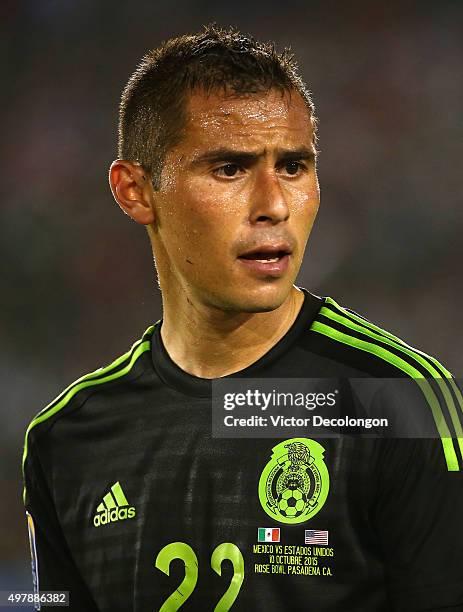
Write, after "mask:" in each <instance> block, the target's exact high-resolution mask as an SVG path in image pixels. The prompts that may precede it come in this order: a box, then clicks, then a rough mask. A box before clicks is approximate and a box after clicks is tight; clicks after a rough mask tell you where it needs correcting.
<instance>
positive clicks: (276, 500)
mask: <svg viewBox="0 0 463 612" xmlns="http://www.w3.org/2000/svg"><path fill="white" fill-rule="evenodd" d="M272 450H273V454H272V456H271V458H270V461H269V462H268V463H267V465H266V466H265V467H264V469H263V471H262V474H261V476H260V480H259V499H260V503H261V504H262V508H263V509H264V510H265V512H266V513H267V514H268V515H269V516H271V517H272V518H273V519H275V520H276V521H279V522H280V523H289V524H296V523H303V522H305V521H307V520H309V519H310V518H312V517H313V516H315V514H317V512H318V511H319V510H321V509H322V508H323V504H324V503H325V501H326V498H327V495H328V491H329V488H330V477H329V474H328V469H327V467H326V464H325V462H324V460H323V453H324V451H325V449H324V448H323V446H322V445H321V444H319V443H318V442H316V441H315V440H309V439H308V438H291V439H290V440H285V441H284V442H280V443H279V444H277V445H276V446H274V447H273V449H272Z"/></svg>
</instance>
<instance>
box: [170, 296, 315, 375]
mask: <svg viewBox="0 0 463 612" xmlns="http://www.w3.org/2000/svg"><path fill="white" fill-rule="evenodd" d="M303 301H304V294H303V293H302V291H300V290H299V289H297V288H296V287H292V289H291V291H290V293H289V295H288V297H287V298H286V300H285V301H284V302H283V304H282V305H281V306H279V307H278V308H276V309H275V310H273V311H271V312H259V313H230V312H224V311H220V310H218V309H211V308H209V307H208V308H206V307H202V306H198V305H196V304H192V303H191V301H190V300H187V299H186V298H185V299H180V300H170V299H168V298H166V297H165V296H164V298H163V311H164V316H163V323H162V327H161V337H162V341H163V343H164V346H165V347H166V350H167V352H168V353H169V355H170V357H171V359H172V360H173V361H174V362H175V363H176V364H177V365H178V366H179V367H180V368H182V370H185V371H186V372H188V373H189V374H193V375H194V376H199V377H201V378H209V379H210V378H219V377H221V376H226V375H228V374H232V373H233V372H237V371H239V370H242V369H244V368H246V367H247V366H249V365H251V364H252V363H254V362H255V361H257V360H258V359H259V358H260V357H262V355H264V354H265V353H267V352H268V351H269V350H270V349H271V348H272V347H273V346H274V345H275V344H276V343H277V342H278V341H279V340H280V339H281V338H282V337H283V336H284V335H285V334H286V332H287V331H288V330H289V328H290V327H291V325H292V324H293V323H294V321H295V319H296V317H297V315H298V313H299V310H300V309H301V306H302V303H303Z"/></svg>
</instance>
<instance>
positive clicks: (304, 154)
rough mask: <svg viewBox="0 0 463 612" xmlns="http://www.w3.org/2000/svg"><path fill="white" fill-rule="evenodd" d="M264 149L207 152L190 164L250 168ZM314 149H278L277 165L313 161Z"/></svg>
mask: <svg viewBox="0 0 463 612" xmlns="http://www.w3.org/2000/svg"><path fill="white" fill-rule="evenodd" d="M264 155H265V149H263V150H262V151H257V152H250V151H237V150H236V149H227V148H226V147H223V148H220V149H214V150H213V151H207V152H206V153H203V154H201V155H198V157H195V158H194V159H193V161H192V162H191V165H192V166H200V165H202V164H214V163H218V162H229V163H233V164H237V165H240V166H250V165H252V164H254V163H256V162H257V161H258V160H259V158H261V157H264ZM315 155H316V154H315V151H314V149H308V148H307V147H301V148H299V149H280V150H278V151H277V163H288V162H290V161H299V160H307V161H311V160H314V159H315Z"/></svg>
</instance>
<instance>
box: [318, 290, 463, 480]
mask: <svg viewBox="0 0 463 612" xmlns="http://www.w3.org/2000/svg"><path fill="white" fill-rule="evenodd" d="M327 301H328V303H329V301H331V298H327ZM331 303H333V304H335V305H336V306H338V305H337V304H336V302H334V300H332V301H331ZM320 314H322V315H325V316H326V317H328V318H331V319H332V320H335V321H337V322H338V323H341V324H343V325H344V326H345V327H346V328H348V329H347V331H348V330H349V329H351V330H353V331H357V332H359V333H361V334H363V335H365V336H367V337H369V338H370V339H372V340H376V341H378V340H379V341H381V342H383V343H385V344H389V345H390V346H391V347H392V348H394V349H395V350H398V349H399V346H398V344H397V343H396V342H395V341H393V340H392V339H389V338H385V337H383V336H382V335H380V334H378V333H376V332H374V331H372V330H368V329H366V328H365V327H363V326H362V325H358V324H356V323H355V322H353V321H352V320H350V319H349V318H347V316H346V317H343V316H341V315H339V314H338V313H336V312H334V311H333V310H330V309H329V308H327V307H325V306H324V307H322V308H321V309H320ZM346 314H347V313H346ZM359 318H360V317H359ZM311 330H312V331H315V332H318V333H321V334H323V335H325V336H328V337H329V338H331V339H333V340H335V341H337V342H341V343H343V344H347V345H349V346H351V347H353V348H357V349H359V350H362V351H366V352H368V353H371V354H373V355H376V356H378V357H380V358H381V359H383V360H384V361H386V362H388V363H390V364H391V365H393V366H395V367H396V368H398V369H399V370H401V371H402V372H404V373H405V374H407V375H408V376H410V377H411V378H413V379H414V380H415V382H416V383H417V384H418V386H419V387H420V389H421V391H422V392H423V395H424V396H425V398H426V400H427V402H428V404H429V407H430V409H431V413H432V416H433V419H434V422H435V424H436V428H437V431H438V432H439V435H440V438H441V441H442V446H443V450H444V455H445V459H446V462H447V469H448V470H449V471H458V470H459V466H458V459H457V456H456V453H455V449H454V446H453V440H452V436H451V433H450V430H449V428H448V426H447V423H446V421H445V418H444V415H443V412H442V409H441V407H440V404H439V400H438V399H437V397H436V395H435V393H434V390H433V389H432V387H431V385H430V384H429V382H428V381H427V380H426V378H425V377H424V376H423V375H422V374H421V372H420V371H419V370H417V369H416V368H415V367H413V366H412V365H411V364H409V363H408V362H407V361H405V360H404V359H402V358H401V357H399V356H398V355H396V354H395V353H393V352H391V351H389V350H388V349H386V348H384V347H382V346H380V345H379V344H378V343H377V342H369V341H366V340H361V339H359V338H356V337H355V336H351V335H349V334H348V333H343V332H340V331H339V330H337V329H335V328H333V327H330V326H329V325H326V324H324V323H321V322H319V321H314V322H313V324H312V326H311ZM400 350H401V351H402V352H403V353H404V354H407V355H408V356H411V357H413V358H414V359H416V361H419V360H418V359H417V357H418V356H417V355H416V354H414V352H413V351H411V350H409V349H408V348H406V347H404V346H400ZM423 362H424V364H425V367H426V369H427V370H428V371H429V372H430V374H431V371H430V366H429V364H427V362H426V361H425V360H424V359H423ZM421 365H423V364H421ZM434 372H435V370H434ZM433 376H435V375H433ZM437 380H439V378H438V379H437ZM440 382H442V381H440ZM441 390H442V387H441ZM444 396H445V398H446V401H447V402H448V401H449V400H450V403H449V404H448V407H449V412H450V414H451V418H452V423H453V425H454V426H455V430H456V432H457V435H458V436H459V445H460V452H463V431H462V427H461V423H460V420H459V419H458V415H457V414H456V410H455V406H454V404H453V400H452V398H451V395H450V394H449V392H448V389H447V388H446V387H445V394H444Z"/></svg>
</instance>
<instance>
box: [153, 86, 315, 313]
mask: <svg viewBox="0 0 463 612" xmlns="http://www.w3.org/2000/svg"><path fill="white" fill-rule="evenodd" d="M187 110H188V113H187V117H188V118H187V122H186V126H185V131H184V135H183V138H182V140H181V142H180V144H178V145H177V146H176V147H175V148H173V149H171V150H170V151H169V153H168V154H167V157H166V160H165V163H164V167H163V171H162V175H161V185H160V190H159V191H157V192H155V193H154V208H155V211H156V214H157V221H158V223H157V230H156V232H155V236H156V237H155V255H156V257H158V255H159V248H157V245H156V243H157V242H158V241H159V244H160V248H161V249H162V251H165V254H166V257H167V259H168V262H167V268H168V269H169V273H168V275H167V279H168V284H170V283H175V284H178V286H179V287H180V288H181V289H182V290H184V291H185V292H186V294H187V295H188V296H189V297H190V298H193V299H194V300H199V301H200V303H202V304H205V305H208V306H214V307H217V308H219V309H221V310H230V311H237V312H259V311H268V310H273V309H275V308H277V307H279V306H280V305H281V304H282V303H283V302H284V300H285V299H286V297H287V296H288V294H289V292H290V290H291V287H292V285H293V283H294V280H295V278H296V275H297V273H298V271H299V268H300V265H301V261H302V257H303V254H304V249H305V245H306V242H307V239H308V237H309V234H310V231H311V228H312V225H313V222H314V220H315V217H316V214H317V210H318V206H319V200H320V193H319V186H318V180H317V174H316V168H315V150H314V146H313V143H312V136H313V126H312V123H311V120H310V115H309V112H308V110H307V108H306V106H305V103H304V101H303V99H302V97H301V96H300V95H299V94H297V93H296V92H292V94H291V95H290V94H289V93H287V92H286V93H285V94H282V93H281V92H279V91H276V90H271V91H270V92H269V93H267V94H259V95H252V96H248V97H241V98H230V97H225V96H224V95H220V94H219V93H217V94H211V95H209V96H206V95H204V94H200V93H195V94H192V95H191V96H190V98H189V102H188V106H187ZM159 263H161V262H158V264H159ZM161 283H162V279H161ZM162 289H163V291H169V289H170V287H169V286H167V287H166V286H163V287H162Z"/></svg>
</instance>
